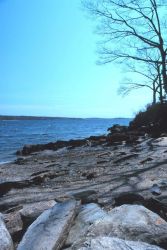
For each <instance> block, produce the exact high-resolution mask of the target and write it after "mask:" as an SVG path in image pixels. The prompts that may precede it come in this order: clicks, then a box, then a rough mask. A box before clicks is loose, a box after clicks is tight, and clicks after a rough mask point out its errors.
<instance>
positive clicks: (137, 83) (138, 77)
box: [118, 63, 164, 104]
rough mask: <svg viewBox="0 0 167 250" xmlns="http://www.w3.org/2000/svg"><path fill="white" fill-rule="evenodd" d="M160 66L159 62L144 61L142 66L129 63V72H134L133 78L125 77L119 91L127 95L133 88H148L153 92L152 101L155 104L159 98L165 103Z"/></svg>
mask: <svg viewBox="0 0 167 250" xmlns="http://www.w3.org/2000/svg"><path fill="white" fill-rule="evenodd" d="M137 66H138V65H137ZM160 67H161V66H160V65H159V64H158V63H157V64H152V63H145V64H144V65H143V63H142V65H140V68H139V67H138V68H136V67H135V64H133V65H131V64H130V65H128V68H129V71H128V73H130V74H131V73H132V74H133V78H124V79H123V80H122V82H121V86H120V88H119V90H118V93H119V94H120V95H122V96H126V95H127V94H129V93H130V92H132V91H133V90H136V89H140V88H148V89H149V90H151V92H152V103H153V104H155V103H156V102H157V100H158V101H159V102H160V103H161V104H163V102H164V93H163V92H164V91H163V88H162V79H161V74H160ZM134 79H135V80H134ZM157 95H158V97H157Z"/></svg>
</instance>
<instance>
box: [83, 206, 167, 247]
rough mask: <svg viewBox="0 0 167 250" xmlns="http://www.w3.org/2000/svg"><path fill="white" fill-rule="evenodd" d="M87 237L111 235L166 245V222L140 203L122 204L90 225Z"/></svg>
mask: <svg viewBox="0 0 167 250" xmlns="http://www.w3.org/2000/svg"><path fill="white" fill-rule="evenodd" d="M87 236H89V237H96V236H112V237H118V238H122V239H125V240H134V241H138V240H139V241H144V242H147V243H151V244H156V245H159V246H165V245H167V222H166V221H165V220H163V219H162V218H161V217H160V216H158V215H157V214H155V213H153V212H152V211H150V210H148V209H147V208H145V207H143V206H141V205H122V206H120V207H117V208H114V209H113V210H111V211H110V212H109V213H108V216H105V217H104V218H103V219H100V220H96V221H95V222H94V223H93V225H91V226H90V228H89V232H88V234H87Z"/></svg>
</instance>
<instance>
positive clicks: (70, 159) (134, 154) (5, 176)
mask: <svg viewBox="0 0 167 250" xmlns="http://www.w3.org/2000/svg"><path fill="white" fill-rule="evenodd" d="M109 131H110V133H109V134H108V135H107V136H92V137H89V138H86V139H83V140H71V141H66V142H62V141H59V142H56V143H49V144H45V145H31V146H25V147H24V148H23V149H22V150H20V151H19V152H17V154H18V159H17V160H16V161H15V162H13V163H7V164H3V165H1V166H0V195H1V199H0V212H1V217H0V242H1V247H0V249H2V250H6V249H7V250H8V249H10V250H13V249H18V250H39V249H40V250H42V249H47V250H51V249H53V250H54V249H56V250H57V249H66V250H67V249H68V250H100V249H102V250H103V249H111V250H121V249H125V250H126V249H127V250H128V249H132V250H138V249H141V250H146V249H147V250H148V249H149V250H154V249H155V250H158V249H159V250H160V249H167V233H166V232H167V136H166V135H165V134H164V135H161V136H160V137H158V138H153V137H151V136H149V135H148V134H146V133H145V131H143V130H140V131H135V130H133V131H130V130H129V129H128V128H127V127H124V126H114V127H112V128H110V129H109Z"/></svg>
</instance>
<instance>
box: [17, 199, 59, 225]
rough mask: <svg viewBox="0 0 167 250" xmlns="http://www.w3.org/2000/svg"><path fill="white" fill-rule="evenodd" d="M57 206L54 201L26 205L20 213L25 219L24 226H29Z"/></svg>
mask: <svg viewBox="0 0 167 250" xmlns="http://www.w3.org/2000/svg"><path fill="white" fill-rule="evenodd" d="M55 204H56V202H55V201H54V200H50V201H39V202H35V203H30V204H25V205H23V208H22V209H21V210H20V211H19V212H20V214H21V217H22V219H23V222H24V225H29V224H30V223H32V222H33V221H34V220H35V219H36V218H37V217H38V216H40V215H41V214H42V213H43V212H44V211H45V210H47V209H49V208H51V207H53V206H54V205H55Z"/></svg>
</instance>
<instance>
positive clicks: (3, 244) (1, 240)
mask: <svg viewBox="0 0 167 250" xmlns="http://www.w3.org/2000/svg"><path fill="white" fill-rule="evenodd" d="M0 249H1V250H14V247H13V242H12V238H11V236H10V234H9V232H8V230H7V228H6V226H5V223H4V221H3V216H2V214H0Z"/></svg>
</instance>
